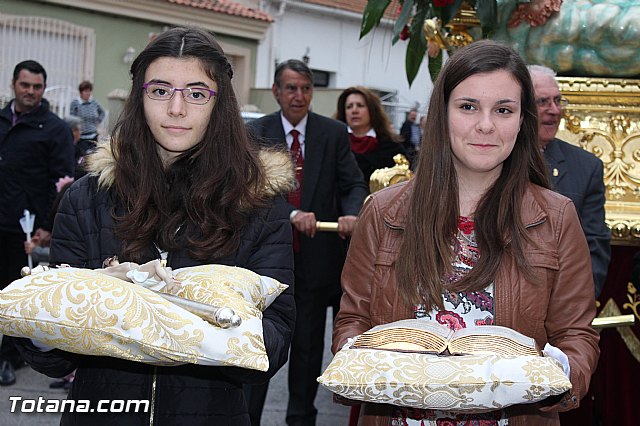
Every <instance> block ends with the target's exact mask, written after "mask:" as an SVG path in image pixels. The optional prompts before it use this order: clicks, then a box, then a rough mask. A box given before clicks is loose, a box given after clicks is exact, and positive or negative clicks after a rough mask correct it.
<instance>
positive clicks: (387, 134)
mask: <svg viewBox="0 0 640 426" xmlns="http://www.w3.org/2000/svg"><path fill="white" fill-rule="evenodd" d="M354 93H355V94H358V95H362V97H363V98H364V101H365V103H366V104H367V109H368V110H369V117H371V127H373V130H375V131H376V136H377V138H378V139H379V140H391V141H394V142H400V135H398V134H397V133H396V132H395V131H394V130H393V126H392V125H391V120H389V117H388V116H387V113H386V112H385V111H384V109H383V108H382V103H381V102H380V97H379V96H378V95H376V94H375V93H373V92H372V91H371V90H369V89H367V88H366V87H362V86H352V87H349V88H347V89H345V90H344V91H343V92H342V93H341V94H340V96H339V97H338V110H337V112H336V114H335V118H336V120H339V121H342V122H343V123H346V122H347V114H346V105H347V97H349V95H353V94H354Z"/></svg>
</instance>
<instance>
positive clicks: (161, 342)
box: [0, 265, 287, 371]
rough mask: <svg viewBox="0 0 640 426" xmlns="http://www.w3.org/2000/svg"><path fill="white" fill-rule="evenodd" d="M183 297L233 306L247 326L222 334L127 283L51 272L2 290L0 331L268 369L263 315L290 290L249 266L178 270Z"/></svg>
mask: <svg viewBox="0 0 640 426" xmlns="http://www.w3.org/2000/svg"><path fill="white" fill-rule="evenodd" d="M174 272H175V274H176V277H177V278H178V279H179V280H181V281H182V284H183V288H182V289H181V291H180V293H179V294H178V295H179V296H181V297H184V298H188V299H191V300H196V301H198V302H201V303H208V304H214V305H216V306H225V307H230V308H232V309H234V310H235V311H236V313H237V314H238V315H240V317H241V318H242V324H241V325H240V327H237V328H232V329H221V328H219V327H215V326H213V325H211V324H209V323H208V322H206V321H204V320H203V319H201V318H200V317H198V316H196V315H194V314H192V313H190V312H188V311H186V310H184V309H182V308H180V307H178V306H176V305H174V304H172V303H170V302H168V301H167V300H165V299H164V298H162V297H161V296H160V295H158V294H155V293H153V292H152V291H150V290H148V289H146V288H144V287H142V286H140V285H137V284H133V283H130V282H127V281H123V280H120V279H117V278H114V277H110V276H108V275H104V274H101V273H98V272H96V271H93V270H90V269H79V268H63V269H52V270H49V271H46V272H42V273H40V274H36V275H33V276H28V277H24V278H21V279H19V280H16V281H14V282H13V283H12V284H11V285H9V286H8V287H6V288H5V289H4V290H3V291H2V292H0V333H3V334H6V335H10V336H18V337H27V338H30V339H34V340H38V341H40V342H43V343H44V344H45V345H47V346H52V347H56V348H60V349H62V350H65V351H69V352H74V353H79V354H86V355H99V356H111V357H117V358H123V359H128V360H132V361H138V362H145V363H149V364H156V365H179V364H185V363H193V364H202V365H219V366H223V365H227V366H238V367H244V368H250V369H255V370H260V371H266V370H267V369H268V367H269V363H268V358H267V355H266V350H265V347H264V340H263V334H262V310H263V309H266V308H267V307H268V306H269V305H270V304H271V302H273V300H275V298H276V297H277V296H278V295H279V294H280V293H282V292H283V291H284V290H285V289H286V288H287V286H286V285H284V284H281V283H279V282H278V281H276V280H274V279H272V278H269V277H264V276H260V275H258V274H255V273H254V272H252V271H249V270H247V269H243V268H238V267H230V266H224V265H203V266H197V267H191V268H182V269H179V270H176V271H174Z"/></svg>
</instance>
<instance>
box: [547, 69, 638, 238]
mask: <svg viewBox="0 0 640 426" xmlns="http://www.w3.org/2000/svg"><path fill="white" fill-rule="evenodd" d="M557 80H558V84H559V85H560V90H561V91H562V93H563V95H564V96H565V97H566V98H567V99H569V101H570V104H569V106H568V107H566V108H565V116H564V119H563V122H562V124H561V126H560V131H559V133H558V137H559V138H561V139H564V140H566V141H568V142H570V143H573V144H575V145H577V146H580V147H581V148H583V149H585V150H587V151H590V152H592V153H593V154H595V155H596V156H597V157H598V158H600V159H601V160H602V162H603V163H604V183H605V186H606V188H607V204H606V216H607V218H606V220H607V224H608V225H609V228H610V229H611V236H612V238H613V240H612V242H613V243H614V244H634V245H635V244H640V80H629V79H601V78H572V77H558V79H557Z"/></svg>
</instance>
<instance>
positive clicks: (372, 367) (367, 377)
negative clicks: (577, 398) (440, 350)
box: [318, 347, 571, 412]
mask: <svg viewBox="0 0 640 426" xmlns="http://www.w3.org/2000/svg"><path fill="white" fill-rule="evenodd" d="M318 382H320V383H321V384H322V385H323V386H324V387H326V388H327V389H329V390H331V391H332V392H334V393H336V394H338V395H341V396H344V397H346V398H349V399H353V400H358V401H365V402H375V403H384V404H392V405H399V406H403V407H413V408H421V409H434V410H446V411H467V412H470V411H487V410H497V409H500V408H503V407H507V406H509V405H513V404H527V403H533V402H536V401H540V400H542V399H544V398H547V397H548V396H551V395H559V394H562V393H564V392H566V391H568V390H570V389H571V383H570V382H569V379H568V378H567V376H566V375H565V374H564V372H563V370H562V366H561V365H560V364H559V363H558V362H557V361H556V360H554V359H552V358H546V357H541V356H506V355H461V356H438V355H432V354H424V353H402V352H393V351H386V350H380V349H353V348H349V347H346V348H344V349H342V350H341V351H339V352H338V353H337V354H336V355H335V357H334V358H333V360H332V361H331V363H330V364H329V366H328V367H327V369H326V370H325V372H324V373H323V374H322V376H320V377H319V378H318Z"/></svg>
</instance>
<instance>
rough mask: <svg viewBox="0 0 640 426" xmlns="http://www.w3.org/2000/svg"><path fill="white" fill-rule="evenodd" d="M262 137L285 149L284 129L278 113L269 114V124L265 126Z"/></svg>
mask: <svg viewBox="0 0 640 426" xmlns="http://www.w3.org/2000/svg"><path fill="white" fill-rule="evenodd" d="M264 136H265V137H266V138H267V139H270V140H271V141H277V144H278V145H283V146H284V148H285V149H287V140H286V139H285V134H284V127H282V119H281V118H280V111H278V112H275V113H273V114H271V117H270V123H268V124H267V125H266V126H265V132H264Z"/></svg>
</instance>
